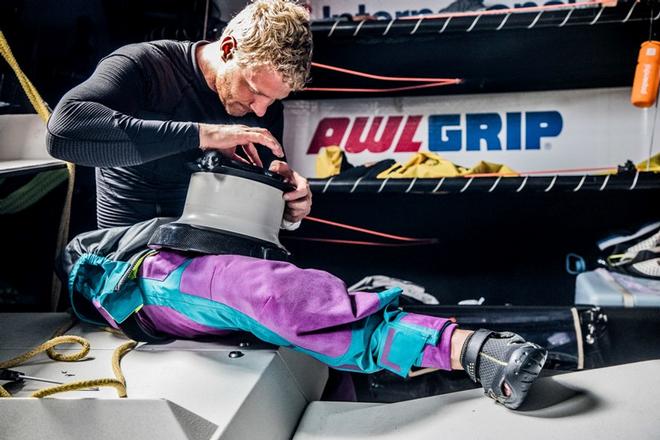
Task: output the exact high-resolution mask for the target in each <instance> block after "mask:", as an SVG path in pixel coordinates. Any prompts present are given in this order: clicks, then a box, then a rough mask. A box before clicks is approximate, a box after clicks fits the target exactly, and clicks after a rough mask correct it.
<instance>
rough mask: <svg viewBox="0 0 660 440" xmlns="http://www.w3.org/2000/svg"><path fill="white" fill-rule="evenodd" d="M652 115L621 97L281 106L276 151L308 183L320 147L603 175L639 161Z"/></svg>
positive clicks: (562, 94)
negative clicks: (281, 150) (281, 149)
mask: <svg viewBox="0 0 660 440" xmlns="http://www.w3.org/2000/svg"><path fill="white" fill-rule="evenodd" d="M654 112H655V108H650V109H644V110H642V109H638V108H635V107H633V106H632V105H631V104H630V89H628V88H610V89H585V90H562V91H549V92H532V93H506V94H482V95H454V96H433V97H404V98H372V97H368V98H367V97H365V98H362V99H342V100H318V101H286V102H285V103H284V115H285V130H284V146H285V148H286V150H287V155H288V158H289V162H290V163H291V164H292V166H293V167H294V168H295V169H296V170H298V171H299V172H300V173H301V174H303V175H305V176H308V177H315V160H316V154H317V152H318V150H319V149H320V148H321V147H324V146H328V145H339V146H340V147H342V148H343V149H344V150H345V151H346V153H347V158H348V161H349V162H350V163H352V164H353V165H360V164H363V163H366V162H373V161H378V160H382V159H387V158H393V159H395V160H397V161H398V162H406V161H407V160H408V159H409V158H410V156H411V155H412V154H414V153H415V152H418V151H430V152H433V153H437V154H439V155H441V156H443V157H445V158H447V159H449V160H451V161H452V162H454V163H457V164H460V165H463V166H468V167H469V166H472V165H474V164H475V163H477V162H478V161H480V160H487V161H490V162H497V163H504V164H506V165H508V166H510V167H511V168H513V169H514V170H516V171H519V172H523V171H527V172H529V171H542V170H555V169H567V168H596V167H610V166H616V165H618V164H622V163H624V162H625V161H626V160H628V159H632V160H633V161H635V162H640V161H642V160H643V159H645V158H647V157H648V156H649V151H650V148H649V146H650V130H651V126H652V122H653V121H652V118H653V116H654V115H655V113H654ZM658 131H660V130H659V129H657V128H656V134H655V137H654V139H655V140H654V143H655V144H657V142H658V140H660V133H658ZM652 151H653V152H654V153H657V152H658V148H657V147H656V148H654V149H653V150H652Z"/></svg>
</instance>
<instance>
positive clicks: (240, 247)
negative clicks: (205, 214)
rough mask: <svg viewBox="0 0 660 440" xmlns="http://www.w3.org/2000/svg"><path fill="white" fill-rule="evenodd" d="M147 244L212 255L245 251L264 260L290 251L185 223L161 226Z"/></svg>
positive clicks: (282, 256)
mask: <svg viewBox="0 0 660 440" xmlns="http://www.w3.org/2000/svg"><path fill="white" fill-rule="evenodd" d="M149 247H151V248H155V249H160V248H165V249H173V250H179V251H185V252H196V253H200V254H211V255H226V254H232V255H245V256H248V257H255V258H264V259H266V260H280V261H286V260H288V259H289V252H288V251H287V250H286V249H283V248H280V247H277V246H276V245H275V244H273V243H270V242H267V241H264V240H259V239H255V238H252V237H246V236H243V235H239V234H234V233H231V232H227V231H221V230H217V229H209V228H203V227H200V226H193V225H189V224H186V223H168V224H165V225H162V226H160V227H159V228H158V229H156V231H155V232H154V234H153V235H152V236H151V238H150V239H149Z"/></svg>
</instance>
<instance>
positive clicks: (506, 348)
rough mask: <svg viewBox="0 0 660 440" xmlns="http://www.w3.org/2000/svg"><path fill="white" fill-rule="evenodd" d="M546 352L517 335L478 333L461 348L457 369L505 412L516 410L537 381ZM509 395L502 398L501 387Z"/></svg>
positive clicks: (484, 331)
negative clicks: (505, 387) (507, 390)
mask: <svg viewBox="0 0 660 440" xmlns="http://www.w3.org/2000/svg"><path fill="white" fill-rule="evenodd" d="M547 355H548V352H547V351H546V350H545V349H543V348H541V347H539V346H538V345H536V344H533V343H531V342H526V341H525V340H524V339H523V338H522V337H521V336H520V335H517V334H515V333H511V332H502V333H499V332H493V331H490V330H485V329H479V330H477V331H475V332H474V333H473V334H472V335H471V336H470V337H469V338H468V339H467V340H466V341H465V344H464V345H463V349H462V351H461V365H462V366H463V368H464V369H465V371H466V372H467V374H468V375H469V376H470V379H472V380H473V381H475V382H479V383H481V386H483V388H484V392H485V393H486V394H487V395H488V396H489V397H491V398H493V399H495V400H496V401H498V402H499V403H501V404H503V405H504V406H506V407H507V408H511V409H516V408H518V407H519V406H520V405H521V404H522V403H523V401H524V400H525V397H527V393H528V392H529V389H530V388H531V386H532V383H533V382H534V380H535V379H536V378H537V377H538V375H539V373H540V372H541V369H542V368H543V364H544V363H545V358H546V357H547ZM505 382H506V384H507V385H508V386H509V388H510V389H511V395H509V396H507V395H505V394H504V388H503V387H504V383H505Z"/></svg>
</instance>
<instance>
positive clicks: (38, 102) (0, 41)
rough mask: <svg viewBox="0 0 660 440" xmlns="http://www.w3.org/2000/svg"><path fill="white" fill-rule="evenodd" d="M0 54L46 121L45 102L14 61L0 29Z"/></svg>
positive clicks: (47, 112)
mask: <svg viewBox="0 0 660 440" xmlns="http://www.w3.org/2000/svg"><path fill="white" fill-rule="evenodd" d="M0 54H2V57H3V58H4V59H5V60H6V61H7V63H8V64H9V66H10V67H11V68H12V70H13V71H14V73H15V74H16V77H17V78H18V82H20V83H21V87H23V90H24V91H25V94H26V95H27V97H28V99H29V100H30V103H31V104H32V106H33V107H34V109H35V110H36V112H37V114H38V115H39V116H41V119H43V120H44V122H48V117H49V116H50V112H49V111H48V107H47V106H46V103H45V102H44V100H43V99H41V96H39V92H37V89H36V88H35V87H34V85H32V83H31V82H30V80H29V79H27V77H26V76H25V74H24V73H23V71H22V70H21V68H20V66H19V65H18V62H17V61H16V58H14V54H13V53H12V52H11V49H10V48H9V43H7V39H6V38H5V35H4V34H3V33H2V31H0Z"/></svg>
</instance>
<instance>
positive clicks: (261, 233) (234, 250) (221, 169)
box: [149, 156, 291, 260]
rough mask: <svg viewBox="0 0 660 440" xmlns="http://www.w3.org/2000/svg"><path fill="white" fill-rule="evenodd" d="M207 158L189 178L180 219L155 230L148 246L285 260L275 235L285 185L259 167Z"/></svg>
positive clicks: (277, 233)
mask: <svg viewBox="0 0 660 440" xmlns="http://www.w3.org/2000/svg"><path fill="white" fill-rule="evenodd" d="M211 158H212V159H213V160H209V159H208V156H207V157H206V158H205V159H204V160H203V161H202V162H201V165H200V168H201V169H203V171H199V172H196V173H193V174H192V176H191V178H190V185H189V187H188V194H187V196H186V202H185V205H184V209H183V214H182V215H181V217H180V218H179V219H178V220H176V221H175V222H173V223H168V224H165V225H162V226H161V227H159V228H158V229H157V230H156V232H155V233H154V235H153V236H152V237H151V239H150V241H149V246H150V247H152V248H156V249H158V248H167V249H175V250H180V251H189V252H199V253H204V254H238V255H247V256H252V257H257V258H266V259H272V260H286V259H287V258H288V255H289V252H288V251H287V250H286V249H285V248H284V246H282V244H281V243H280V241H279V238H278V235H279V230H280V225H281V223H282V217H283V214H284V206H285V202H284V199H283V198H282V195H283V193H284V192H285V191H289V190H290V189H291V186H290V185H288V184H287V183H285V182H284V181H283V180H282V178H281V176H279V175H276V174H273V173H270V172H268V171H264V170H262V169H260V168H257V167H253V166H248V165H243V164H239V163H236V162H233V161H226V160H225V161H223V160H222V159H219V158H218V156H211Z"/></svg>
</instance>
